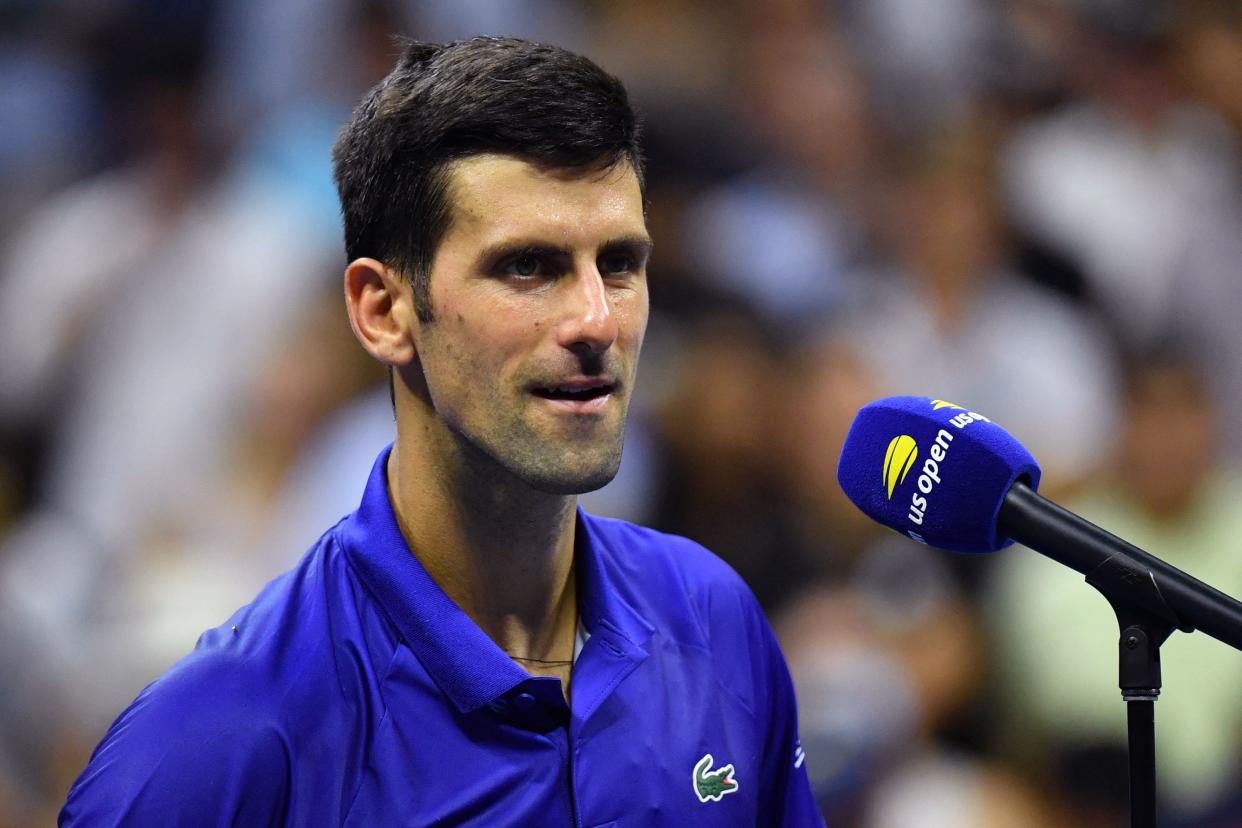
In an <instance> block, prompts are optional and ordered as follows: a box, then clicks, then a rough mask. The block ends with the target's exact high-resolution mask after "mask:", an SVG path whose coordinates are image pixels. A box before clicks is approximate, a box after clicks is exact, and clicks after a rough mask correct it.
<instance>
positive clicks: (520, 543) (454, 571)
mask: <svg viewBox="0 0 1242 828" xmlns="http://www.w3.org/2000/svg"><path fill="white" fill-rule="evenodd" d="M423 449H425V446H419V445H417V444H413V443H410V442H403V441H402V440H401V439H400V437H399V438H398V440H397V444H396V445H395V446H394V447H393V451H392V455H391V456H390V458H389V461H388V490H389V494H390V498H391V500H392V506H393V511H394V512H395V513H396V516H397V524H398V526H399V527H400V528H401V533H402V535H403V536H404V537H405V540H406V543H407V544H408V545H409V547H410V549H411V550H412V551H413V552H414V554H415V556H416V557H417V558H418V560H419V562H420V563H421V564H422V565H423V567H424V568H425V569H426V570H427V572H428V574H430V575H431V577H432V578H433V579H434V580H435V581H436V583H437V584H438V585H439V586H440V588H441V589H443V590H444V592H445V593H446V594H447V595H448V596H449V597H450V598H452V599H453V601H454V602H456V603H457V605H458V606H459V607H461V608H462V610H463V611H464V612H465V613H466V614H467V615H468V616H470V618H471V619H472V620H473V621H474V622H475V623H476V624H478V625H479V627H480V628H481V629H482V630H483V631H484V632H486V633H487V634H488V636H489V637H490V638H491V639H492V640H493V641H495V642H496V644H497V645H498V646H499V647H500V648H501V649H503V650H504V651H505V652H507V653H509V655H510V656H513V657H515V659H516V660H517V661H518V663H519V664H521V665H522V666H523V667H525V668H527V669H528V670H530V671H531V672H547V673H549V674H557V671H545V670H541V669H539V663H540V662H565V661H567V660H572V658H573V644H574V633H575V630H576V624H577V589H576V584H575V579H574V566H573V562H574V540H575V528H576V506H577V498H576V497H573V496H562V495H550V494H546V493H542V492H536V491H533V490H532V489H530V488H529V487H528V486H526V485H525V484H523V483H522V482H521V481H519V480H517V479H516V478H514V477H513V476H512V475H509V474H508V473H507V472H504V471H503V470H496V469H486V470H482V471H480V470H479V469H478V468H476V467H474V466H472V465H471V464H469V463H464V462H463V463H454V464H449V466H450V467H449V468H446V467H445V464H443V463H442V462H431V461H430V459H429V458H428V456H427V455H428V452H426V451H425V450H423ZM562 672H563V674H564V675H566V676H567V675H568V670H567V669H566V670H564V671H562Z"/></svg>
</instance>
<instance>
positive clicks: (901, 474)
mask: <svg viewBox="0 0 1242 828" xmlns="http://www.w3.org/2000/svg"><path fill="white" fill-rule="evenodd" d="M918 456H919V447H918V446H917V445H915V442H914V438H913V437H911V436H910V435H909V434H902V435H899V436H897V437H894V438H893V439H892V441H891V442H890V443H889V444H888V451H886V452H885V453H884V476H883V479H884V485H885V487H886V488H887V489H888V499H889V500H892V499H893V489H895V488H897V485H898V484H899V483H901V482H902V481H904V480H905V479H906V474H907V473H908V472H909V471H910V467H911V466H913V465H914V458H916V457H918Z"/></svg>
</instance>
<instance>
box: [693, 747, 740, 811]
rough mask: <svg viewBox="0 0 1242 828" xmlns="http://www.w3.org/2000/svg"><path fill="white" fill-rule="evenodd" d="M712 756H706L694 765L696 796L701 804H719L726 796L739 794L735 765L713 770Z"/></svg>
mask: <svg viewBox="0 0 1242 828" xmlns="http://www.w3.org/2000/svg"><path fill="white" fill-rule="evenodd" d="M712 762H713V759H712V755H711V754H710V753H708V754H706V755H705V756H704V757H703V758H702V759H700V760H699V761H698V762H696V763H695V765H694V774H693V777H692V778H693V779H694V795H695V796H697V797H698V798H699V802H719V801H720V800H721V799H722V798H723V797H724V795H725V794H731V793H737V780H736V779H734V778H733V765H725V766H724V767H721V768H718V769H716V770H712V769H711V767H712Z"/></svg>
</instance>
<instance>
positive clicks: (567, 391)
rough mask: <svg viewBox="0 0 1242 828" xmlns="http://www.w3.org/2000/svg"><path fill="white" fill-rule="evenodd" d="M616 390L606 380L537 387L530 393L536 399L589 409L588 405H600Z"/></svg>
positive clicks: (587, 380) (612, 384) (611, 383)
mask: <svg viewBox="0 0 1242 828" xmlns="http://www.w3.org/2000/svg"><path fill="white" fill-rule="evenodd" d="M616 390H617V384H616V383H615V382H611V381H609V380H606V379H582V380H569V381H564V382H558V383H557V384H555V385H545V386H538V387H536V388H534V389H532V393H533V394H534V395H535V396H537V397H543V398H544V399H545V400H553V401H556V402H563V403H568V404H571V405H572V404H575V403H576V404H578V405H577V406H575V407H584V408H590V407H591V406H590V404H591V403H592V402H595V403H596V405H597V406H598V405H600V404H602V403H603V402H605V401H606V400H607V398H608V397H609V396H610V395H611V394H612V393H613V392H614V391H616Z"/></svg>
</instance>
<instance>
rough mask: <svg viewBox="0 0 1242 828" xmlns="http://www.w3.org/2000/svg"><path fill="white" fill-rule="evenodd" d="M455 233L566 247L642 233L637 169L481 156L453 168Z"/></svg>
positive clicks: (484, 240) (450, 187) (451, 196)
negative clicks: (558, 165)
mask: <svg viewBox="0 0 1242 828" xmlns="http://www.w3.org/2000/svg"><path fill="white" fill-rule="evenodd" d="M448 199H449V204H450V220H449V228H448V233H447V234H446V237H445V241H446V242H447V241H449V237H452V236H457V237H459V238H458V240H462V239H461V237H463V236H465V237H468V238H469V239H470V240H471V241H472V242H474V243H478V244H491V243H495V242H498V241H502V240H505V239H508V238H517V237H522V238H526V237H529V238H531V239H544V240H546V241H549V242H558V243H564V244H571V245H572V244H586V243H594V242H597V241H599V240H600V239H607V238H619V237H622V236H631V237H632V236H636V235H643V234H644V233H645V232H646V223H645V221H644V217H643V207H642V193H641V190H640V188H639V185H638V177H637V175H635V173H634V169H633V167H631V166H630V165H629V164H626V163H621V164H617V165H615V166H613V167H609V168H606V169H577V168H574V169H565V168H548V167H543V166H539V165H536V164H532V163H530V162H529V161H524V160H522V159H520V158H514V157H512V156H506V155H478V156H472V157H469V158H465V159H462V160H460V161H456V162H454V163H453V164H452V165H451V166H450V168H449V178H448Z"/></svg>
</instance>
